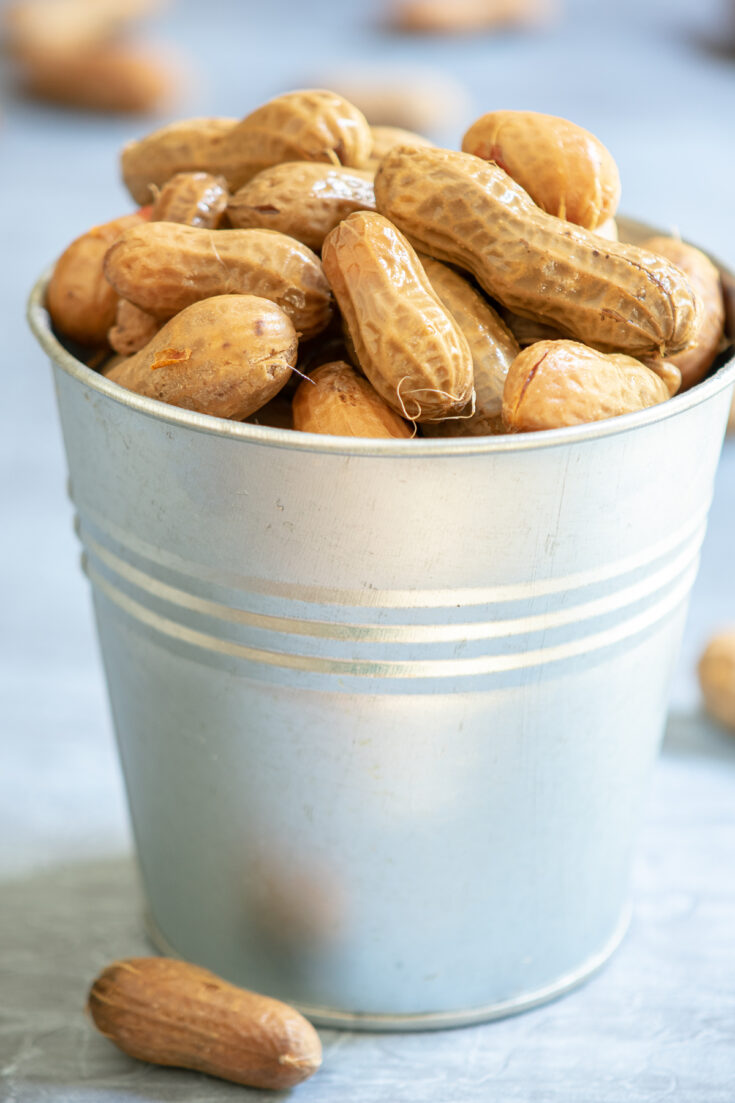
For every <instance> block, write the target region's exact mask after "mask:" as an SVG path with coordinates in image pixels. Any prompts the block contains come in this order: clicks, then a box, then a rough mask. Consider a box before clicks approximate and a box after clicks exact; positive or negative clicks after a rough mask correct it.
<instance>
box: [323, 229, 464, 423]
mask: <svg viewBox="0 0 735 1103" xmlns="http://www.w3.org/2000/svg"><path fill="white" fill-rule="evenodd" d="M322 263H323V265H324V271H325V273H326V276H327V279H328V280H329V282H330V284H331V286H332V290H333V292H334V296H335V298H336V300H337V303H338V305H339V308H340V310H341V312H342V318H343V321H344V324H345V327H346V330H347V335H348V337H349V342H350V343H351V345H352V347H353V349H354V353H355V356H356V358H357V361H358V363H359V365H360V368H361V369H362V371H363V372H364V373H365V375H366V376H367V378H368V379H369V381H370V382H371V383H372V385H373V387H374V388H375V390H376V391H377V392H378V394H379V395H380V396H381V398H383V399H384V400H385V402H387V403H388V405H389V406H390V407H391V409H393V410H395V412H396V413H398V414H400V415H401V416H402V417H405V418H407V419H408V420H410V421H427V420H432V419H436V418H444V417H448V416H451V415H452V414H455V413H459V412H460V411H461V410H462V409H463V408H464V407H465V406H466V405H467V403H468V402H470V401H471V400H472V396H473V376H472V355H471V352H470V349H469V345H468V344H467V340H466V338H465V337H464V335H463V333H462V331H461V330H460V328H459V326H458V325H457V323H456V322H455V321H454V319H453V318H452V316H451V314H450V313H449V312H448V311H447V310H446V308H445V307H444V306H443V304H442V302H441V300H440V299H439V296H438V295H437V294H436V292H435V291H434V289H433V288H432V286H431V284H430V283H429V280H428V278H427V276H426V273H425V272H424V269H423V268H422V266H421V262H420V260H419V258H418V257H417V255H416V253H415V251H414V250H413V249H412V247H411V245H410V244H409V242H408V241H407V240H406V239H405V237H404V236H403V234H402V233H400V231H399V230H397V229H396V227H395V226H393V225H392V224H391V223H390V222H389V221H388V219H387V218H383V217H382V216H381V215H379V214H375V213H373V212H372V211H358V212H356V213H355V214H352V215H350V216H349V218H346V219H345V220H344V221H343V222H340V223H339V225H338V226H337V227H336V228H335V229H334V230H332V232H331V233H330V234H328V235H327V237H326V239H325V241H324V247H323V249H322ZM348 347H349V346H348Z"/></svg>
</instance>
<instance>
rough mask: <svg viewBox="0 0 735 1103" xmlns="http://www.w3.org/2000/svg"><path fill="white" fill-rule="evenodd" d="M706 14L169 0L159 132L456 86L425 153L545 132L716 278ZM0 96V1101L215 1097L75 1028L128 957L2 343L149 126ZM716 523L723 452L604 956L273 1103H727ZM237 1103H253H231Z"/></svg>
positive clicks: (203, 1083)
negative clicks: (337, 82)
mask: <svg viewBox="0 0 735 1103" xmlns="http://www.w3.org/2000/svg"><path fill="white" fill-rule="evenodd" d="M731 6H732V5H728V4H727V3H726V2H725V0H701V2H700V3H698V4H697V5H693V4H691V3H688V2H687V0H666V2H664V0H618V3H617V4H615V5H612V4H610V3H609V2H605V3H603V2H602V0H587V2H585V0H576V2H568V3H567V4H566V16H565V19H564V20H563V22H562V23H561V24H560V25H559V26H558V27H557V28H555V29H554V30H552V31H550V32H549V33H548V34H546V35H514V34H510V35H503V36H500V37H496V38H488V37H483V38H478V39H477V40H473V41H456V42H441V41H433V40H432V41H421V40H412V39H407V38H405V37H395V38H394V37H389V36H387V35H385V34H384V33H383V32H381V31H379V30H376V29H375V26H374V23H375V18H374V16H371V14H370V11H371V5H370V4H369V3H367V2H360V3H352V4H350V3H349V0H343V2H342V3H340V4H336V3H335V4H329V3H327V2H326V0H320V2H318V3H315V4H312V5H299V6H295V5H292V4H289V3H287V2H286V0H275V2H271V3H269V4H267V5H263V4H255V3H239V4H238V3H236V2H234V0H233V2H232V3H227V2H226V0H210V3H209V4H207V5H206V6H204V5H201V4H196V3H194V2H189V0H186V2H185V0H180V2H179V3H178V4H175V5H173V7H172V8H171V9H170V10H169V11H168V12H164V13H163V14H162V15H161V16H160V17H159V18H158V20H157V22H156V24H155V28H154V30H155V34H156V35H157V36H158V37H159V38H161V39H163V38H167V39H170V40H172V41H174V42H175V43H177V44H178V46H179V48H180V49H181V50H186V51H188V52H189V54H190V55H191V56H192V57H195V58H196V67H197V72H198V78H197V80H196V81H195V82H193V83H192V86H191V87H190V88H189V90H188V92H187V96H186V99H185V101H184V102H183V103H182V104H181V106H180V109H178V110H177V111H176V112H175V113H174V114H175V115H182V116H183V115H198V114H208V113H211V114H218V113H219V114H232V115H238V114H244V113H246V112H247V111H248V110H250V109H251V108H252V107H254V106H255V105H256V104H257V103H258V102H261V101H262V100H264V99H266V98H268V97H269V96H271V95H273V94H275V93H277V92H278V91H280V90H283V89H285V88H289V87H295V86H299V85H301V86H304V85H307V84H311V85H319V84H321V83H322V80H321V79H320V74H322V73H324V72H327V71H330V70H334V68H335V67H336V66H337V65H338V66H339V67H340V68H345V67H349V66H350V64H352V63H355V64H357V63H359V64H360V65H363V66H364V65H365V64H367V63H373V62H375V63H378V62H379V63H380V64H384V65H387V64H390V65H391V66H392V67H393V71H394V72H395V71H396V69H397V68H398V67H403V68H404V69H405V68H408V67H410V66H412V65H414V66H416V65H421V66H424V67H426V66H439V67H441V68H442V69H445V70H446V71H447V72H449V73H450V74H453V75H454V77H455V78H456V79H458V80H460V81H461V82H463V83H464V84H465V85H466V87H467V89H468V97H469V106H468V117H467V118H466V119H463V120H461V121H460V123H459V127H458V131H457V133H456V134H454V133H437V134H435V135H434V136H435V137H436V138H437V139H439V140H443V141H445V142H447V143H450V142H453V143H454V144H456V142H457V140H458V136H459V133H460V132H461V129H462V128H463V125H465V124H467V123H469V122H470V121H471V120H472V118H473V117H475V116H476V115H477V114H479V113H481V112H482V111H484V110H490V109H491V108H493V107H522V108H533V109H536V110H542V111H547V112H549V113H552V114H559V115H564V116H566V117H569V118H572V119H574V120H575V121H577V122H579V123H581V124H583V125H585V126H587V127H588V128H589V129H590V130H592V131H593V132H595V133H597V134H598V135H599V136H600V137H601V138H602V139H603V141H605V143H606V144H607V145H608V147H609V148H610V149H611V150H612V151H613V153H614V154H615V156H616V159H617V161H618V163H619V166H620V169H621V174H622V178H623V204H622V207H623V209H624V210H625V211H626V212H627V213H629V214H631V215H634V216H635V217H639V218H642V219H644V220H646V221H649V222H652V223H657V224H658V225H660V226H662V227H667V228H673V227H676V228H678V230H679V231H680V232H681V234H682V236H684V237H685V238H689V239H690V240H693V241H696V242H698V243H701V244H703V245H705V246H707V247H708V248H710V249H711V250H712V251H713V252H715V253H716V254H717V255H719V256H720V257H721V258H722V259H723V260H725V261H726V262H728V263H729V264H730V265H731V266H732V267H735V203H734V202H733V190H732V182H733V180H734V179H735V122H733V120H735V60H733V57H730V58H728V57H727V56H726V54H725V53H724V52H720V51H713V50H711V49H710V48H708V46H707V45H706V42H707V41H714V42H716V43H717V42H719V43H720V44H723V43H724V41H725V39H726V37H727V35H726V32H725V30H724V28H725V25H726V16H727V12H728V9H729V7H731ZM373 7H375V6H373ZM307 9H308V10H307ZM375 10H376V11H377V7H375ZM733 24H735V16H734V17H733ZM2 81H3V86H4V92H3V95H2V108H1V109H0V169H1V171H0V198H1V199H2V202H0V226H1V227H2V231H1V232H2V244H3V249H2V254H1V255H2V257H3V264H2V265H0V303H2V321H3V327H2V332H3V335H4V337H5V341H4V347H3V358H2V359H3V364H2V369H1V370H2V378H3V382H4V392H3V401H2V403H0V418H2V431H1V432H0V451H1V452H2V467H1V468H0V470H1V471H2V477H1V479H2V481H1V483H0V494H1V495H2V513H1V514H0V515H1V516H2V520H3V533H4V539H3V540H2V542H1V543H0V585H2V597H1V603H0V608H1V609H2V617H1V618H0V626H1V627H0V659H1V661H0V741H1V744H2V746H1V752H0V753H1V757H0V1100H2V1101H3V1103H30V1101H34V1103H35V1101H37V1100H38V1101H48V1103H90V1101H95V1103H96V1101H98V1100H99V1101H102V1103H144V1101H147V1100H169V1099H177V1100H182V1101H186V1103H194V1101H197V1103H200V1101H201V1103H204V1101H205V1100H206V1101H210V1100H212V1101H214V1100H219V1099H223V1100H224V1099H229V1098H233V1099H234V1098H235V1097H236V1095H237V1094H238V1093H240V1092H241V1091H242V1090H241V1089H238V1088H235V1087H232V1086H228V1085H224V1084H220V1083H217V1082H215V1081H213V1080H209V1079H207V1078H205V1077H201V1076H198V1075H195V1074H187V1073H183V1072H171V1071H164V1070H156V1069H149V1068H147V1067H146V1066H143V1065H140V1064H138V1063H135V1062H132V1061H131V1060H129V1059H127V1058H126V1057H124V1056H123V1055H122V1054H120V1053H118V1052H117V1051H116V1050H115V1049H114V1048H113V1047H112V1046H111V1045H110V1044H109V1043H108V1042H107V1041H106V1040H105V1039H104V1038H102V1037H99V1036H97V1035H96V1034H95V1033H94V1032H93V1031H92V1029H91V1028H90V1027H89V1025H88V1023H87V1021H86V1020H85V1018H84V1015H83V1010H82V1008H83V1004H84V997H85V992H86V988H87V986H88V984H89V983H90V981H91V980H92V978H93V977H94V975H95V973H96V972H97V971H98V970H99V968H101V967H102V966H103V965H104V964H105V963H107V962H108V961H109V960H111V959H112V958H115V957H119V956H130V955H135V954H140V953H146V952H148V951H149V947H148V945H147V943H146V940H145V936H144V933H143V929H142V924H141V914H140V901H139V897H138V889H137V883H136V878H135V871H134V864H133V859H132V843H131V838H130V832H129V826H128V821H127V814H126V809H125V803H124V795H123V790H122V783H121V779H120V775H119V771H118V767H117V762H116V759H115V752H114V745H113V737H112V731H111V724H110V719H109V715H108V712H107V705H106V699H105V694H104V687H103V680H102V674H101V669H100V664H99V659H98V655H97V651H96V645H95V641H94V635H93V627H92V619H91V609H90V601H89V595H88V592H87V586H86V582H85V580H84V579H83V577H82V575H81V572H80V571H79V569H78V564H77V559H78V551H77V547H76V543H75V538H74V537H73V534H72V531H71V507H70V505H69V503H68V501H67V499H66V497H65V466H64V459H63V453H62V447H61V441H60V434H59V430H58V426H57V422H56V414H55V409H54V403H53V394H52V387H51V380H50V372H49V369H48V367H47V365H46V364H45V363H44V359H43V356H42V354H41V352H40V350H38V349H37V348H36V347H35V345H34V343H33V339H32V338H31V336H30V334H29V333H28V331H27V330H26V328H25V325H24V322H23V309H24V300H25V297H26V294H27V291H28V289H29V287H30V285H31V283H32V282H33V280H34V279H35V277H36V275H37V274H38V273H39V272H40V270H41V269H42V268H43V267H44V266H45V265H46V264H47V263H49V262H50V261H52V260H53V259H54V257H55V256H56V255H58V253H59V252H60V251H61V249H62V248H63V247H64V246H65V245H66V244H67V242H68V241H69V240H70V239H71V238H72V237H74V236H76V235H77V234H78V233H80V232H81V231H82V230H84V229H85V228H86V227H87V226H89V225H91V224H93V223H95V222H99V221H104V220H106V219H108V218H110V217H113V216H115V215H116V214H118V213H119V212H121V211H124V210H126V209H128V206H129V201H128V200H127V199H126V197H125V194H124V192H123V189H122V186H121V184H120V183H119V181H118V179H117V164H116V155H117V151H118V149H119V147H120V145H121V144H122V143H123V141H125V140H126V139H127V138H129V137H132V136H135V135H138V134H141V133H144V132H146V131H147V130H148V129H151V128H152V127H153V126H154V125H158V123H159V122H160V121H162V120H156V121H151V120H143V121H140V120H137V121H136V120H130V119H113V120H107V119H99V118H94V117H83V116H79V115H76V114H68V113H64V112H61V111H56V110H54V109H52V108H50V107H43V106H39V105H30V104H24V103H22V102H20V101H19V100H17V99H16V98H15V96H14V94H13V91H12V87H11V83H10V75H9V73H8V72H7V71H6V72H4V74H3V78H2ZM693 462H696V457H693ZM733 505H735V441H733V442H728V443H727V444H726V445H725V449H724V451H723V459H722V462H721V465H720V470H719V474H718V479H717V485H716V491H715V498H714V503H713V509H712V516H711V523H710V528H709V533H708V536H707V540H706V542H705V547H704V551H703V558H702V567H701V571H700V575H699V579H698V581H697V583H696V585H695V590H694V594H693V597H692V604H691V610H690V616H689V622H688V626H687V630H686V635H685V640H684V646H683V649H682V657H681V661H680V664H679V668H678V671H677V674H676V677H675V679H674V684H673V687H672V710H673V717H672V720H671V722H670V726H669V732H668V736H667V740H666V744H665V749H664V753H663V755H662V758H661V760H660V762H659V765H658V767H657V769H656V772H655V775H654V778H653V783H652V791H651V798H650V803H649V807H648V813H647V818H646V823H645V828H644V831H643V834H642V838H641V843H640V848H639V852H638V857H637V861H636V865H635V870H634V878H633V899H634V914H633V922H632V926H631V930H630V932H629V934H628V936H627V938H626V940H625V941H624V943H623V945H622V947H621V948H620V950H619V951H618V952H617V954H616V955H615V957H614V958H613V960H612V961H611V962H610V964H609V965H608V966H607V967H606V968H605V969H604V970H603V971H602V972H601V973H600V974H599V975H598V976H597V977H596V978H595V979H593V980H592V981H590V982H589V983H588V984H587V985H586V986H585V987H584V988H582V989H580V990H578V991H577V992H576V993H574V994H572V995H570V996H568V997H566V998H564V999H563V1000H560V1001H557V1002H556V1003H554V1004H551V1005H548V1006H547V1007H545V1008H541V1009H539V1010H536V1011H533V1012H529V1013H527V1014H525V1015H521V1016H519V1017H516V1018H513V1019H508V1020H505V1021H503V1022H499V1023H494V1024H489V1025H487V1026H481V1027H473V1028H468V1029H464V1030H455V1031H445V1032H439V1033H434V1034H430V1035H387V1036H386V1035H383V1036H380V1035H355V1034H347V1033H337V1032H327V1031H325V1032H323V1039H324V1043H325V1062H324V1067H323V1069H322V1070H321V1071H320V1073H319V1074H318V1075H317V1076H316V1077H315V1078H314V1079H313V1080H311V1081H310V1082H309V1083H308V1084H306V1085H303V1086H302V1087H301V1088H300V1089H298V1092H297V1093H296V1097H298V1098H299V1099H301V1100H303V1101H304V1103H309V1101H312V1100H314V1101H320V1103H321V1101H323V1103H331V1101H332V1100H334V1101H340V1103H343V1101H345V1100H348V1099H349V1100H356V1101H362V1100H364V1101H370V1103H373V1101H376V1103H377V1101H378V1100H381V1101H382V1100H396V1101H397V1100H401V1101H406V1103H424V1101H425V1103H455V1101H456V1103H473V1101H475V1100H477V1101H480V1100H483V1101H484V1100H498V1101H502V1103H514V1101H519V1103H521V1101H523V1103H526V1101H528V1103H531V1101H537V1100H538V1101H557V1100H558V1101H559V1103H577V1101H579V1103H621V1101H622V1100H626V1101H630V1103H638V1101H640V1103H643V1101H646V1103H651V1101H658V1100H666V1101H667V1103H668V1101H672V1103H673V1101H676V1103H679V1101H681V1103H684V1101H686V1103H732V1101H733V1100H734V1099H735V935H734V934H733V932H734V931H735V873H734V872H733V870H734V868H735V863H734V860H733V855H735V739H733V738H732V737H730V736H727V735H725V734H723V733H721V732H718V731H717V730H715V729H714V728H712V727H711V726H709V725H707V724H706V722H704V721H703V720H702V719H701V717H700V716H699V715H698V713H697V708H698V697H697V689H696V682H695V678H694V675H693V670H694V664H695V661H696V657H697V655H698V654H699V652H700V650H701V648H702V646H703V643H704V641H705V640H706V639H707V637H708V635H709V634H710V633H711V632H713V631H714V630H715V629H716V628H718V627H719V626H720V625H721V624H723V623H727V622H735V587H733V585H732V581H731V567H732V563H733V558H734V557H733V546H734V544H735V540H734V533H735V529H734V526H733V519H732V518H733ZM261 1095H262V1097H263V1098H271V1099H272V1098H274V1096H272V1095H266V1093H257V1092H250V1093H249V1094H248V1093H247V1092H246V1093H245V1094H244V1095H243V1096H242V1098H251V1099H256V1098H260V1097H261ZM275 1098H278V1097H277V1096H276V1097H275Z"/></svg>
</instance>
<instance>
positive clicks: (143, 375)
mask: <svg viewBox="0 0 735 1103" xmlns="http://www.w3.org/2000/svg"><path fill="white" fill-rule="evenodd" d="M296 353H297V339H296V332H295V330H294V328H293V324H292V322H291V319H290V318H288V317H287V315H286V314H284V312H283V311H282V310H281V309H280V307H277V306H276V305H275V304H274V303H272V302H270V300H268V299H262V298H258V297H256V296H255V295H219V296H217V297H215V298H211V299H204V300H202V301H201V302H197V303H194V304H193V305H192V306H189V307H187V308H186V309H185V310H182V311H181V312H180V313H179V314H177V315H176V317H175V318H172V319H171V321H170V322H167V323H166V325H165V326H163V328H162V329H160V330H159V331H158V333H157V334H156V336H155V337H154V338H153V340H152V341H149V343H148V344H147V345H146V346H145V348H143V349H141V350H140V352H137V353H136V354H135V356H130V357H128V358H127V359H126V360H125V361H123V363H121V364H119V365H118V366H117V367H114V368H113V369H112V370H111V371H109V372H106V373H105V374H106V376H107V378H108V379H111V380H112V381H113V382H114V383H119V384H120V386H122V387H127V389H128V390H130V391H135V392H136V393H137V394H141V395H145V396H147V397H148V398H157V399H158V400H159V401H160V402H168V403H170V404H171V405H172V406H183V407H184V408H185V409H187V410H197V411H198V412H199V413H201V414H212V415H213V416H214V417H227V418H234V419H236V420H239V421H241V420H242V419H243V418H245V417H247V416H248V414H252V413H254V412H255V410H258V409H260V407H261V406H264V405H265V404H266V402H268V401H269V399H271V398H273V396H274V395H275V394H277V392H278V391H280V389H281V387H282V386H283V385H284V383H286V381H287V380H288V378H289V376H290V374H291V369H292V368H293V366H294V364H295V363H296Z"/></svg>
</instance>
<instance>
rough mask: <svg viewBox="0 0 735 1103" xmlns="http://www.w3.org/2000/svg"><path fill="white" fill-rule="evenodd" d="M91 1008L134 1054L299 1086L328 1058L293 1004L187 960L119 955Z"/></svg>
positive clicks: (259, 1083)
mask: <svg viewBox="0 0 735 1103" xmlns="http://www.w3.org/2000/svg"><path fill="white" fill-rule="evenodd" d="M87 1008H88V1011H89V1014H90V1016H91V1018H92V1021H93V1022H94V1025H95V1026H96V1027H97V1029H98V1030H99V1031H101V1033H102V1034H104V1035H105V1037H107V1038H109V1039H110V1041H111V1042H114V1043H115V1045H116V1046H118V1048H119V1049H121V1050H122V1051H123V1053H127V1054H128V1056H130V1057H134V1058H136V1059H137V1060H139V1061H148V1062H150V1063H152V1064H155V1065H168V1066H173V1067H175V1068H184V1069H194V1070H196V1071H197V1072H204V1073H207V1074H208V1075H209V1076H216V1077H219V1078H221V1079H224V1080H230V1081H232V1082H234V1083H235V1084H244V1085H247V1086H248V1087H253V1088H270V1089H285V1088H290V1087H293V1086H294V1085H295V1084H299V1083H301V1081H303V1080H306V1079H307V1077H309V1076H311V1075H312V1073H314V1072H315V1071H316V1070H317V1069H318V1068H319V1065H320V1064H321V1060H322V1047H321V1042H320V1041H319V1036H318V1034H317V1032H316V1031H315V1030H314V1028H313V1026H311V1024H310V1023H308V1022H307V1021H306V1019H304V1018H303V1016H302V1015H300V1014H299V1013H298V1011H295V1010H294V1008H292V1007H289V1006H288V1005H287V1004H284V1003H281V1002H280V1001H279V1000H274V999H270V998H269V997H267V996H260V995H258V994H256V993H255V992H248V991H246V990H245V989H243V988H236V987H235V985H233V984H228V983H227V982H226V981H224V980H222V979H221V978H220V977H218V976H215V974H214V973H210V972H209V970H208V969H202V968H200V967H199V966H197V965H190V964H188V963H187V962H185V961H175V960H173V959H171V958H164V957H157V958H155V957H154V958H129V959H128V960H125V961H116V962H114V963H113V964H112V965H109V966H108V967H107V968H106V969H104V970H103V971H102V973H100V975H99V976H98V977H97V979H96V980H95V981H94V983H93V985H92V987H91V989H90V992H89V997H88V1002H87Z"/></svg>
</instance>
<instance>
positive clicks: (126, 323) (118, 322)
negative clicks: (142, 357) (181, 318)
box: [107, 299, 161, 356]
mask: <svg viewBox="0 0 735 1103" xmlns="http://www.w3.org/2000/svg"><path fill="white" fill-rule="evenodd" d="M160 328H161V323H160V322H159V321H158V319H157V318H154V317H152V316H151V315H150V314H146V312H145V311H144V310H141V309H140V307H138V306H134V305H133V303H129V302H128V301H127V299H118V301H117V311H116V314H115V324H114V325H113V326H112V327H111V328H110V329H109V330H108V333H107V340H108V342H109V345H110V347H111V348H113V349H114V350H115V352H118V353H120V355H121V356H132V354H133V353H134V352H139V351H140V349H142V348H143V347H144V346H145V345H147V344H148V342H149V341H150V340H152V339H153V337H155V335H156V334H157V333H158V330H159V329H160Z"/></svg>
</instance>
